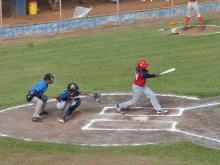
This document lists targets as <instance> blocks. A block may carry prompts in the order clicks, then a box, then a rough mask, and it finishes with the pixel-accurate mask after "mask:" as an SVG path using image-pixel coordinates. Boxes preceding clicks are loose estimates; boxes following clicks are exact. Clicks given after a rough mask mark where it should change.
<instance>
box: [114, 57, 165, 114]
mask: <svg viewBox="0 0 220 165" xmlns="http://www.w3.org/2000/svg"><path fill="white" fill-rule="evenodd" d="M149 65H150V64H149V63H148V62H147V61H146V60H140V61H139V62H138V64H137V68H136V71H135V80H134V83H133V86H132V90H133V97H132V99H131V100H129V101H127V102H123V103H120V104H116V105H115V108H116V109H117V111H118V112H122V111H123V110H124V109H127V108H128V107H130V106H133V105H136V103H137V102H138V100H139V98H140V97H141V96H143V95H145V96H146V98H149V99H150V102H151V104H152V105H153V107H154V109H155V110H156V112H157V113H165V112H167V111H166V110H163V109H162V108H161V106H160V104H159V102H158V100H157V98H156V96H155V94H154V92H153V91H152V90H151V89H150V88H149V87H148V86H146V82H147V79H148V78H155V77H159V76H160V75H159V74H151V73H149V72H148V70H147V67H148V66H149Z"/></svg>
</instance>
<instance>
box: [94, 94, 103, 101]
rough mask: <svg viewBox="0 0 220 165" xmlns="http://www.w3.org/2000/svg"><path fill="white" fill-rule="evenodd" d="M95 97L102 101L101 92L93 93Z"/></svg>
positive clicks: (96, 99)
mask: <svg viewBox="0 0 220 165" xmlns="http://www.w3.org/2000/svg"><path fill="white" fill-rule="evenodd" d="M93 97H94V99H95V101H96V102H101V95H100V93H93Z"/></svg>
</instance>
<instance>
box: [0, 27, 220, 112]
mask: <svg viewBox="0 0 220 165" xmlns="http://www.w3.org/2000/svg"><path fill="white" fill-rule="evenodd" d="M219 40H220V35H208V36H201V37H198V36H197V37H189V36H167V35H165V34H164V33H159V32H157V31H156V30H155V27H153V26H152V27H148V28H142V27H139V28H138V27H134V26H133V27H130V28H126V29H114V30H111V31H105V32H99V33H95V34H93V33H91V34H87V35H79V36H75V37H69V38H64V39H57V40H47V41H37V42H35V43H31V44H30V43H26V44H23V45H17V46H15V45H13V46H7V47H1V48H0V70H1V72H0V78H1V81H0V90H1V92H0V98H1V100H4V101H1V104H0V108H4V107H8V106H12V105H16V104H21V103H25V99H24V96H25V94H26V92H27V90H28V89H29V88H31V87H32V86H33V85H34V83H35V82H37V81H39V80H40V79H41V78H42V76H43V75H44V73H46V72H52V73H54V74H55V75H56V77H57V81H56V86H55V88H53V89H52V88H50V89H49V90H48V92H47V94H48V95H49V96H50V97H53V96H55V95H57V93H59V92H60V91H62V90H63V89H64V88H65V87H66V84H67V83H69V82H71V81H74V82H76V83H78V84H79V85H80V87H81V90H82V91H105V92H110V91H129V90H130V88H131V84H132V81H133V78H134V68H135V65H136V62H137V61H138V60H139V59H142V58H145V59H148V60H149V62H150V64H151V68H150V70H151V71H153V72H160V71H163V70H164V69H167V68H171V67H176V68H177V71H176V72H175V73H172V74H170V75H167V76H164V77H161V78H159V79H154V80H151V81H150V82H149V85H150V87H151V88H152V89H153V90H154V91H156V92H166V93H176V94H179V95H196V96H200V97H209V96H216V95H219V91H220V79H219V77H218V71H219V70H220V56H219V52H220V42H219Z"/></svg>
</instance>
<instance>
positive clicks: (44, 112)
mask: <svg viewBox="0 0 220 165" xmlns="http://www.w3.org/2000/svg"><path fill="white" fill-rule="evenodd" d="M42 115H48V112H46V111H42V112H41V113H40V116H42Z"/></svg>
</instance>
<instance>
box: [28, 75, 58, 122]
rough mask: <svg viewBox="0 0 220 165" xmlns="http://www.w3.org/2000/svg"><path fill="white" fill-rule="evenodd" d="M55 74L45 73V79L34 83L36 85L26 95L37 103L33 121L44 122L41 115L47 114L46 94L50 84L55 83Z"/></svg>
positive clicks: (29, 99)
mask: <svg viewBox="0 0 220 165" xmlns="http://www.w3.org/2000/svg"><path fill="white" fill-rule="evenodd" d="M54 81H55V76H54V75H53V74H51V73H48V74H45V75H44V79H43V80H41V81H40V82H38V83H37V84H35V85H34V87H33V88H32V89H31V90H30V91H29V92H28V94H27V95H26V98H27V101H28V102H30V101H31V102H32V103H34V104H36V105H35V111H34V113H33V117H32V121H33V122H42V119H41V117H40V116H41V115H47V114H48V112H46V111H45V106H46V104H47V100H48V97H47V96H46V95H44V93H45V92H46V90H47V88H48V84H54Z"/></svg>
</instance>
